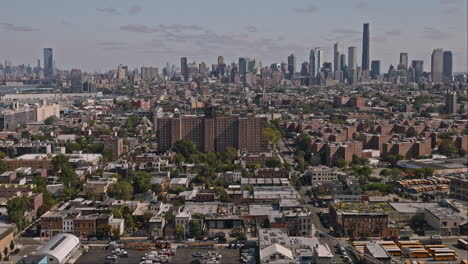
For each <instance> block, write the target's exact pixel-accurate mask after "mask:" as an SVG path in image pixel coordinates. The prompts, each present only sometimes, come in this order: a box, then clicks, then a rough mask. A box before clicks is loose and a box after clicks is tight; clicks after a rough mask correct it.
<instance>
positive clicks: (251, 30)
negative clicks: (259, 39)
mask: <svg viewBox="0 0 468 264" xmlns="http://www.w3.org/2000/svg"><path fill="white" fill-rule="evenodd" d="M247 31H248V32H250V33H254V32H257V31H258V30H257V27H256V26H248V27H247Z"/></svg>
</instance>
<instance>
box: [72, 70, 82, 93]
mask: <svg viewBox="0 0 468 264" xmlns="http://www.w3.org/2000/svg"><path fill="white" fill-rule="evenodd" d="M70 86H71V90H72V93H82V92H83V77H82V76H81V70H79V69H72V70H71V74H70Z"/></svg>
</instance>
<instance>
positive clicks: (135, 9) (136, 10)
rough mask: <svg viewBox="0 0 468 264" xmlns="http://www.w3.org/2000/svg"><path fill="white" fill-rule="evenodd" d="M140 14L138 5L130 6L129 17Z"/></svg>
mask: <svg viewBox="0 0 468 264" xmlns="http://www.w3.org/2000/svg"><path fill="white" fill-rule="evenodd" d="M140 12H141V6H139V5H132V6H131V7H130V10H129V11H128V13H130V14H131V15H138V14H139V13H140Z"/></svg>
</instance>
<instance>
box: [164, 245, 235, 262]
mask: <svg viewBox="0 0 468 264" xmlns="http://www.w3.org/2000/svg"><path fill="white" fill-rule="evenodd" d="M208 251H215V249H199V248H178V249H177V251H176V255H175V256H173V257H172V258H171V261H170V263H171V264H188V263H191V261H193V260H196V259H198V260H200V261H202V260H203V259H202V258H194V257H192V254H193V253H195V252H201V253H203V254H206V253H207V252H208ZM219 252H220V253H221V255H222V256H223V257H222V259H221V263H222V264H240V263H241V261H240V253H239V249H228V248H220V249H219ZM201 263H203V262H201Z"/></svg>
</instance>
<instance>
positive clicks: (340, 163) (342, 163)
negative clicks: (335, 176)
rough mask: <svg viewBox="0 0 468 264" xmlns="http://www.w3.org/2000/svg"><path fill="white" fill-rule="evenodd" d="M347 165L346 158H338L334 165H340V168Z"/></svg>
mask: <svg viewBox="0 0 468 264" xmlns="http://www.w3.org/2000/svg"><path fill="white" fill-rule="evenodd" d="M346 165H347V162H346V160H344V159H337V160H335V162H334V164H333V166H335V167H338V168H345V167H346Z"/></svg>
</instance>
